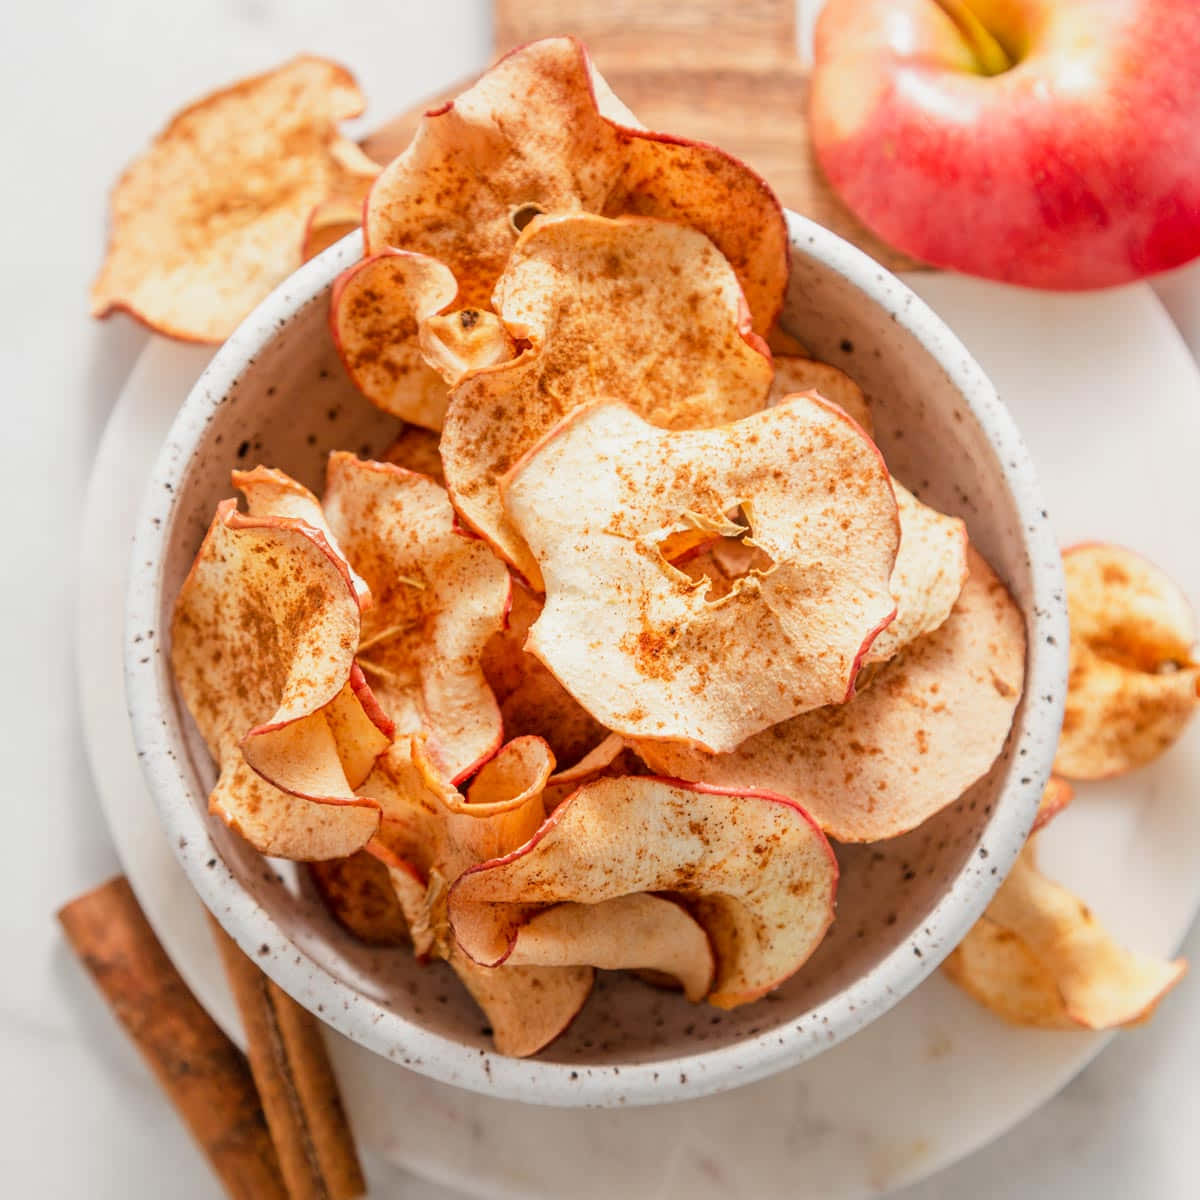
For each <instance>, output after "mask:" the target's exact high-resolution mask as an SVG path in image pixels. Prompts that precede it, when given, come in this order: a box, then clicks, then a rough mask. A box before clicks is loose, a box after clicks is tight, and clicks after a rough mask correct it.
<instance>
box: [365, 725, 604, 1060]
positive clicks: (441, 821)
mask: <svg viewBox="0 0 1200 1200" xmlns="http://www.w3.org/2000/svg"><path fill="white" fill-rule="evenodd" d="M553 767H554V757H553V755H552V754H551V753H550V750H549V747H548V746H546V744H545V742H543V741H542V740H541V739H540V738H520V739H517V740H516V741H512V742H509V743H507V744H506V745H505V746H503V747H502V748H501V749H500V750H499V751H498V752H497V754H496V756H495V757H494V758H492V759H491V760H489V762H488V763H486V764H485V765H484V767H483V768H482V770H481V771H480V772H479V774H478V775H477V776H476V778H475V779H474V780H473V781H472V784H471V786H470V787H469V788H468V790H467V794H466V796H462V795H461V794H459V793H458V791H457V790H456V789H455V788H454V787H452V786H451V785H450V784H449V783H448V782H447V781H446V780H445V779H444V778H441V777H439V776H438V774H437V770H436V767H435V766H434V765H433V764H432V763H431V762H430V761H429V759H428V757H427V756H426V755H425V753H424V749H423V746H422V743H421V741H420V740H419V739H416V740H414V741H413V742H412V743H411V747H410V756H409V759H408V761H407V762H403V763H399V762H396V761H389V762H386V763H382V764H380V767H379V768H378V770H377V771H376V773H375V776H373V777H372V780H371V781H369V783H368V790H373V794H374V795H376V796H377V797H378V798H379V800H380V803H381V805H382V807H383V810H384V813H385V817H384V820H383V823H382V825H381V827H380V831H379V834H378V835H377V837H376V838H375V839H374V840H373V841H372V843H371V845H370V847H369V849H370V852H371V853H372V854H373V855H375V857H377V858H378V859H379V860H380V861H381V862H383V863H384V864H385V865H386V866H387V868H388V873H389V876H390V878H391V881H392V885H393V888H394V890H395V895H396V899H397V902H398V903H399V905H400V906H401V908H402V909H403V910H404V913H405V916H406V918H407V921H408V925H409V928H410V930H411V932H412V938H413V946H414V949H415V950H416V951H417V953H418V954H419V955H421V956H422V957H437V958H443V959H445V960H446V961H447V962H448V963H449V965H450V966H451V968H452V969H453V970H454V972H455V974H457V975H458V977H459V979H460V980H462V983H463V985H464V986H465V987H466V988H467V990H468V991H469V992H470V993H471V995H472V997H473V998H474V999H475V1002H476V1003H477V1004H478V1005H479V1007H480V1008H481V1009H482V1010H483V1012H484V1014H485V1016H486V1017H487V1020H488V1023H489V1025H491V1027H492V1032H493V1037H494V1039H495V1043H496V1048H497V1049H498V1050H499V1051H500V1052H501V1053H502V1054H509V1055H513V1056H514V1057H524V1056H526V1055H529V1054H535V1053H537V1051H538V1050H540V1049H542V1048H543V1047H544V1046H545V1045H547V1044H548V1043H549V1042H550V1041H552V1040H553V1039H554V1038H555V1037H557V1036H558V1035H559V1034H560V1033H561V1032H562V1031H563V1030H564V1029H565V1028H566V1027H567V1026H568V1025H569V1024H570V1023H571V1021H572V1020H574V1018H575V1016H576V1014H577V1013H578V1012H579V1009H580V1008H581V1007H582V1006H583V1003H584V1001H585V1000H586V999H587V997H588V994H589V992H590V991H591V986H592V979H593V975H594V972H593V971H592V969H591V968H590V967H589V966H586V965H577V964H568V965H558V964H550V965H532V966H524V967H518V966H515V965H514V966H513V967H512V968H511V969H505V970H502V971H497V970H492V969H490V968H487V967H482V966H480V965H479V964H477V963H475V962H472V961H471V959H469V958H468V957H467V956H466V955H464V954H463V953H462V951H461V950H460V949H459V948H458V945H457V944H456V943H455V941H454V940H453V938H451V937H449V936H448V933H447V929H446V920H445V897H446V888H447V886H448V884H450V883H452V882H453V881H454V880H455V879H457V878H458V876H459V875H460V874H461V873H462V872H463V871H464V870H465V869H467V868H468V867H470V866H471V865H472V864H474V863H476V862H479V861H481V860H482V859H485V858H487V857H489V856H491V855H495V854H503V853H506V852H507V851H509V850H511V849H513V848H514V847H515V846H519V845H521V844H522V843H523V842H524V841H526V840H527V839H528V838H529V837H530V836H531V835H532V834H533V832H534V831H536V829H537V828H538V826H539V825H540V824H541V821H542V816H543V813H542V799H541V790H542V787H543V786H544V785H545V782H546V780H547V778H548V777H549V775H550V772H551V771H552V770H553Z"/></svg>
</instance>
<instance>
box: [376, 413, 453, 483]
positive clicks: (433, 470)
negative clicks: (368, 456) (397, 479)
mask: <svg viewBox="0 0 1200 1200" xmlns="http://www.w3.org/2000/svg"><path fill="white" fill-rule="evenodd" d="M438 440H439V439H438V435H437V434H436V433H433V432H431V431H430V430H428V429H422V428H421V426H420V425H405V427H404V428H403V429H402V430H401V431H400V432H399V433H398V434H397V435H396V437H395V439H394V440H393V441H392V443H391V444H390V445H389V446H388V447H387V449H386V450H384V452H383V454H382V455H381V456H380V458H381V459H382V461H383V462H389V463H391V464H392V466H394V467H403V468H404V469H405V470H406V471H415V472H416V473H417V474H418V475H428V476H429V478H430V479H432V480H434V481H435V482H437V483H440V484H441V485H442V486H443V487H445V484H446V481H445V479H444V478H443V476H442V456H441V454H440V453H439V452H438Z"/></svg>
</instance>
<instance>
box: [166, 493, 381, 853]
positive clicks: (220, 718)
mask: <svg viewBox="0 0 1200 1200" xmlns="http://www.w3.org/2000/svg"><path fill="white" fill-rule="evenodd" d="M359 621H360V609H359V602H358V598H357V596H356V595H355V591H354V586H353V583H352V580H351V576H350V572H349V569H348V568H347V566H346V564H345V562H344V561H343V560H342V559H341V558H340V557H339V556H338V555H337V554H335V553H334V551H333V550H332V549H331V548H330V545H329V543H328V542H327V541H326V539H325V538H324V537H322V536H321V534H320V533H319V532H318V531H317V530H315V529H314V528H313V527H312V526H310V525H308V524H307V523H305V522H303V521H299V520H296V519H293V518H288V517H273V516H268V517H254V516H245V515H243V514H241V513H239V512H238V511H237V506H236V502H235V501H233V500H227V501H224V502H223V503H222V504H220V505H219V506H218V508H217V513H216V516H215V517H214V519H213V522H212V525H211V526H210V528H209V531H208V534H207V535H206V537H205V539H204V542H203V544H202V545H201V547H200V550H199V552H198V553H197V555H196V560H195V562H194V563H193V564H192V569H191V571H190V572H189V573H188V576H187V579H186V580H185V581H184V584H183V587H182V588H181V590H180V593H179V597H178V599H177V601H176V604H175V613H174V618H173V621H172V626H171V664H172V667H173V669H174V672H175V678H176V681H177V683H178V685H179V689H180V691H181V693H182V695H183V699H184V702H185V703H186V704H187V707H188V709H189V711H190V712H191V714H192V717H193V718H194V720H195V722H196V725H197V727H198V729H199V730H200V733H201V735H202V736H203V737H204V740H205V742H206V743H207V745H208V748H209V750H210V751H211V753H212V755H213V757H214V758H215V759H216V760H217V762H218V764H219V766H220V776H219V778H218V780H217V784H216V786H215V787H214V789H213V791H212V794H211V795H210V797H209V807H210V810H211V811H212V812H214V813H215V814H217V815H219V816H220V817H221V818H222V819H223V820H224V821H225V822H226V823H227V824H228V825H230V826H231V827H232V828H233V829H235V830H236V831H237V832H239V833H240V834H241V835H242V836H243V837H245V838H246V840H247V841H248V842H250V844H251V845H253V846H254V847H256V848H257V849H258V850H261V851H262V852H263V853H264V854H273V855H278V856H280V857H284V858H294V859H306V860H316V859H328V858H344V857H346V856H348V855H350V854H353V853H354V852H355V851H357V850H360V849H362V847H363V846H364V845H366V843H367V841H368V840H369V839H370V837H371V836H372V834H374V832H375V830H376V828H377V827H378V824H379V809H378V806H377V805H376V804H375V803H374V802H373V801H372V800H370V799H368V798H366V797H363V796H358V795H356V794H355V791H354V788H355V786H356V785H357V783H361V778H359V779H356V780H352V779H349V778H348V777H347V766H348V765H349V766H350V769H352V770H353V771H354V772H355V773H356V774H360V775H361V774H362V773H364V771H365V770H369V766H370V763H371V762H373V760H374V756H375V755H376V754H378V753H379V752H380V751H381V750H382V749H384V748H386V746H387V744H388V735H389V734H390V724H389V723H388V722H387V721H386V718H384V717H383V715H382V713H381V712H380V711H379V708H378V705H377V704H376V703H375V701H374V697H373V696H372V695H371V692H370V689H369V688H368V687H367V686H366V683H365V680H363V679H362V677H361V675H356V673H355V670H354V650H355V647H356V646H357V644H358V636H359Z"/></svg>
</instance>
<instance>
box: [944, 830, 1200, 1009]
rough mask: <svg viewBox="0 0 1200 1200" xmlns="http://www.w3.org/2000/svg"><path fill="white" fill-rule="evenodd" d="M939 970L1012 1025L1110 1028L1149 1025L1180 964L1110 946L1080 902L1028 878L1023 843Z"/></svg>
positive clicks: (1028, 857) (1030, 856) (1028, 853)
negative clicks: (982, 912)
mask: <svg viewBox="0 0 1200 1200" xmlns="http://www.w3.org/2000/svg"><path fill="white" fill-rule="evenodd" d="M944 969H945V971H946V974H947V975H948V976H949V977H950V978H951V979H953V980H954V982H955V983H957V984H959V985H960V986H961V987H962V988H964V989H965V990H966V991H967V992H969V993H970V994H971V995H972V996H974V997H975V999H976V1000H978V1001H979V1002H980V1003H981V1004H983V1005H985V1006H986V1007H988V1008H990V1009H991V1010H992V1011H993V1012H994V1013H996V1014H997V1016H1000V1017H1003V1018H1004V1019H1005V1020H1007V1021H1012V1022H1013V1023H1014V1024H1017V1025H1033V1026H1038V1027H1040V1028H1045V1029H1120V1028H1125V1027H1128V1026H1130V1025H1140V1024H1142V1023H1143V1022H1144V1021H1147V1020H1149V1019H1150V1017H1151V1015H1152V1014H1153V1012H1154V1009H1155V1008H1156V1007H1157V1005H1158V1003H1159V1001H1160V1000H1161V999H1162V998H1163V996H1165V995H1166V993H1167V992H1169V991H1170V990H1171V988H1173V987H1174V986H1175V985H1176V984H1177V983H1178V982H1179V981H1180V979H1182V978H1183V976H1184V973H1185V972H1186V970H1187V963H1186V962H1184V960H1183V959H1176V960H1175V961H1174V962H1167V961H1164V960H1163V959H1159V958H1155V957H1153V956H1150V955H1146V954H1139V953H1136V952H1134V951H1130V950H1126V949H1125V948H1124V947H1123V946H1121V945H1119V944H1118V943H1117V942H1115V941H1114V940H1113V939H1112V937H1111V936H1110V935H1109V933H1108V932H1107V931H1106V930H1105V929H1104V927H1103V926H1102V925H1101V924H1100V923H1099V922H1098V921H1097V920H1096V918H1095V916H1093V914H1092V912H1091V911H1090V910H1089V909H1088V907H1087V905H1085V904H1084V903H1083V902H1082V901H1081V900H1079V899H1077V898H1076V897H1075V896H1073V895H1071V893H1070V892H1068V891H1067V890H1066V888H1063V887H1060V886H1059V885H1058V884H1056V883H1052V882H1051V881H1050V880H1049V879H1047V878H1046V877H1045V876H1043V875H1042V874H1041V873H1040V872H1039V871H1038V869H1037V864H1036V861H1035V857H1034V844H1033V842H1032V841H1031V842H1029V843H1028V844H1027V845H1026V846H1025V848H1024V849H1023V850H1022V851H1021V854H1020V856H1019V857H1018V859H1017V862H1016V866H1014V867H1013V869H1012V873H1011V874H1010V875H1009V877H1008V878H1007V879H1006V880H1005V881H1004V883H1003V884H1002V885H1001V887H1000V890H999V891H998V892H997V893H996V895H995V897H994V898H993V900H992V902H991V904H989V905H988V907H987V911H986V913H985V915H984V916H983V917H982V918H981V919H980V920H979V921H978V922H976V924H975V925H974V926H972V928H971V931H970V933H968V934H967V936H966V937H965V938H964V939H963V941H962V942H961V943H960V944H959V945H958V947H956V949H955V950H954V951H953V952H952V953H951V955H950V957H949V958H947V959H946V962H945V964H944Z"/></svg>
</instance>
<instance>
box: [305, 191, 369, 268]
mask: <svg viewBox="0 0 1200 1200" xmlns="http://www.w3.org/2000/svg"><path fill="white" fill-rule="evenodd" d="M361 224H362V203H361V202H360V203H357V204H356V203H355V202H354V201H352V200H347V199H344V198H342V197H340V196H335V197H332V198H330V199H328V200H322V201H321V203H320V204H318V205H317V206H316V207H315V208H314V209H313V210H312V212H310V213H309V214H308V222H307V224H306V225H305V226H304V241H303V242H302V243H301V248H300V257H301V258H302V259H303V260H304V261H305V262H308V260H309V259H310V258H316V257H317V255H318V254H321V253H322V252H323V251H325V250H328V249H329V247H330V246H332V245H334V244H335V243H337V242H340V241H341V240H342V238H344V237H346V236H347V234H351V233H353V232H354V231H355V230H356V229H357V228H358V227H359V226H360V225H361Z"/></svg>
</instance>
